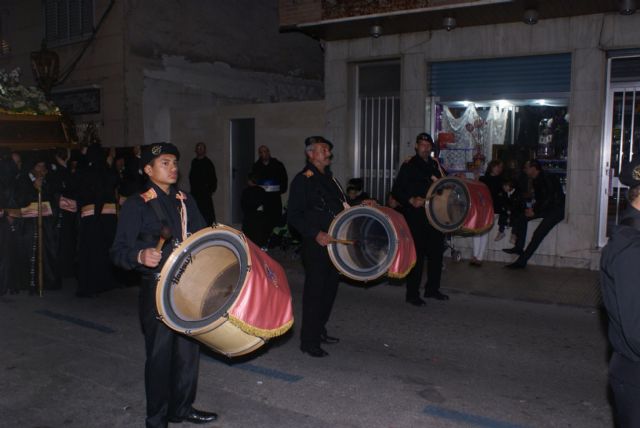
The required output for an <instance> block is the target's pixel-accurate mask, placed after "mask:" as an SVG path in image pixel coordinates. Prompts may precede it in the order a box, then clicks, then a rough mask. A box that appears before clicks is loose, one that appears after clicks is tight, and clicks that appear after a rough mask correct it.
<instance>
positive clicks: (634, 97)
mask: <svg viewBox="0 0 640 428" xmlns="http://www.w3.org/2000/svg"><path fill="white" fill-rule="evenodd" d="M639 152H640V82H638V83H636V84H633V85H630V84H624V85H620V84H612V85H611V87H610V90H609V93H608V96H607V116H606V120H605V150H603V162H604V167H603V176H604V180H603V186H602V187H603V188H602V195H601V196H602V204H601V215H600V245H601V246H602V245H605V244H606V242H607V239H608V237H609V236H610V234H611V231H612V229H613V227H614V226H615V225H617V224H618V223H619V222H620V218H621V216H622V213H623V211H624V210H625V209H626V208H627V199H626V197H627V189H628V188H627V186H625V185H624V184H622V183H620V180H619V175H620V169H621V168H622V164H623V163H625V162H628V161H630V160H632V159H633V157H634V156H636V155H637V154H638V153H639Z"/></svg>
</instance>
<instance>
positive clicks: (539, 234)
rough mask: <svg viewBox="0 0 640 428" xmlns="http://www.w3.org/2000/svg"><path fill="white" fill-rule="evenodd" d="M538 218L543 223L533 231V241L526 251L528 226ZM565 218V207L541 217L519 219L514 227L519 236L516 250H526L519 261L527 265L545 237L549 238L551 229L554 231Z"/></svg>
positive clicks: (554, 209) (550, 211) (555, 209)
mask: <svg viewBox="0 0 640 428" xmlns="http://www.w3.org/2000/svg"><path fill="white" fill-rule="evenodd" d="M536 218H542V221H541V222H540V224H539V225H538V227H536V230H534V231H533V236H531V241H530V242H529V245H527V248H526V249H524V243H525V241H526V239H527V224H528V223H529V221H531V220H534V219H536ZM563 218H564V207H558V208H553V209H551V210H549V212H547V213H545V214H544V215H543V216H540V217H532V218H528V217H525V216H522V217H519V218H518V221H517V223H516V224H514V225H513V232H514V233H515V234H516V236H517V239H516V245H515V248H517V249H518V250H520V251H522V250H523V249H524V253H523V254H522V256H520V258H518V261H520V262H523V263H526V262H527V260H529V259H530V258H531V256H533V253H535V251H536V250H537V249H538V247H539V246H540V244H541V243H542V240H543V239H544V237H545V236H547V234H548V233H549V232H551V229H553V227H554V226H555V225H556V224H558V223H560V222H561V221H562V219H563Z"/></svg>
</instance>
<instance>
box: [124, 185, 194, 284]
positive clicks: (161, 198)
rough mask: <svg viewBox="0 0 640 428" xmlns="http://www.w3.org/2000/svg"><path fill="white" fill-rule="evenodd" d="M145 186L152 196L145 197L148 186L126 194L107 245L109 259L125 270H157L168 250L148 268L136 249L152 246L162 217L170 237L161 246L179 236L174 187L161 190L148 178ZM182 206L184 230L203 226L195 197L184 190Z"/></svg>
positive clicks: (169, 243)
mask: <svg viewBox="0 0 640 428" xmlns="http://www.w3.org/2000/svg"><path fill="white" fill-rule="evenodd" d="M145 189H153V190H154V191H155V194H156V195H157V197H156V198H153V199H149V198H148V197H147V198H146V199H145V197H143V195H148V193H147V192H148V190H147V191H145V192H143V193H141V194H138V195H136V196H133V197H131V198H128V199H127V200H126V201H125V203H124V205H123V206H122V209H121V210H120V218H119V219H118V229H117V231H116V237H115V239H114V241H113V245H112V246H111V260H112V261H113V263H114V264H116V265H117V266H119V267H121V268H123V269H127V270H132V269H135V270H138V271H140V272H142V274H143V275H150V274H153V273H157V272H160V270H161V269H162V266H163V265H164V263H165V261H166V259H167V258H168V257H169V255H170V254H171V251H170V250H169V251H166V250H163V252H162V260H161V262H160V264H159V265H158V266H157V267H155V268H153V269H151V268H147V267H145V266H143V265H141V264H139V263H138V252H139V251H140V250H143V249H145V248H151V247H155V246H156V244H157V242H158V239H159V238H160V230H161V228H162V221H163V220H165V221H166V223H167V225H168V226H169V227H170V229H171V234H172V239H171V240H167V242H165V244H164V245H165V246H164V247H163V248H165V249H166V248H167V247H168V248H169V249H170V248H171V245H172V242H170V241H175V240H177V241H181V240H182V228H181V218H180V206H181V204H180V200H179V199H178V197H177V194H178V190H177V189H176V188H175V186H171V189H170V192H169V194H166V193H164V191H162V190H161V189H160V188H159V187H158V186H156V185H155V184H153V183H151V182H149V184H148V186H147V187H146V188H145ZM183 194H184V195H185V196H186V200H185V201H184V202H185V206H186V208H187V220H188V221H187V231H188V232H189V233H193V232H197V231H198V230H200V229H203V228H204V227H205V226H206V223H205V221H204V219H203V218H202V215H200V211H198V207H197V205H196V202H195V200H194V199H193V198H192V197H191V195H190V194H188V193H183ZM154 204H157V205H158V206H159V207H160V209H161V212H162V213H163V214H164V215H163V217H164V219H161V218H159V216H158V214H157V213H156V211H155V209H154V208H153V205H154Z"/></svg>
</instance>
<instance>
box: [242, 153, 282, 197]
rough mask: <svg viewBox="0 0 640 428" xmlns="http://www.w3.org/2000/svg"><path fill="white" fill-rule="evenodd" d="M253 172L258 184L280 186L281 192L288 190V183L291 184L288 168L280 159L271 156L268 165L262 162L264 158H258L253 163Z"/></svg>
mask: <svg viewBox="0 0 640 428" xmlns="http://www.w3.org/2000/svg"><path fill="white" fill-rule="evenodd" d="M251 172H252V173H253V174H254V175H255V178H256V182H257V183H258V185H260V186H269V185H271V186H274V185H275V186H280V190H279V192H278V193H279V194H282V193H286V192H287V185H288V184H289V183H288V182H289V179H288V177H287V170H286V169H285V167H284V165H283V164H282V162H280V161H279V160H278V159H276V158H271V159H269V163H268V164H266V165H265V164H263V163H262V160H260V159H258V160H257V161H256V162H255V163H254V164H253V167H252V168H251Z"/></svg>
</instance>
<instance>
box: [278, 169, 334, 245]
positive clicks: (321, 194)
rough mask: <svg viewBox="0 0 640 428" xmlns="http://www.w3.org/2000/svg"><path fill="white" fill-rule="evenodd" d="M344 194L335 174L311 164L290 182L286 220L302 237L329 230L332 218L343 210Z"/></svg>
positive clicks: (312, 237) (314, 235) (308, 237)
mask: <svg viewBox="0 0 640 428" xmlns="http://www.w3.org/2000/svg"><path fill="white" fill-rule="evenodd" d="M344 202H345V196H344V194H343V193H342V189H341V188H340V186H339V185H338V183H337V182H336V181H335V180H334V178H333V174H332V173H331V171H330V170H329V169H328V168H327V169H325V172H324V174H322V173H320V171H318V169H317V168H316V167H315V166H313V165H312V164H310V163H307V166H306V167H305V168H304V169H303V170H302V171H301V172H299V173H298V174H297V175H296V176H295V177H294V178H293V181H292V182H291V190H290V192H289V206H288V211H287V221H288V222H289V224H290V225H291V226H292V227H293V228H294V229H295V230H297V231H298V232H299V233H300V234H301V235H302V237H303V238H307V239H314V238H315V237H316V235H317V234H318V232H320V231H323V232H327V231H328V230H329V226H330V225H331V222H332V221H333V218H334V217H335V216H336V215H337V214H338V213H339V212H341V211H342V210H343V209H344V205H343V203H344Z"/></svg>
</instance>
